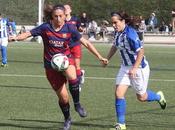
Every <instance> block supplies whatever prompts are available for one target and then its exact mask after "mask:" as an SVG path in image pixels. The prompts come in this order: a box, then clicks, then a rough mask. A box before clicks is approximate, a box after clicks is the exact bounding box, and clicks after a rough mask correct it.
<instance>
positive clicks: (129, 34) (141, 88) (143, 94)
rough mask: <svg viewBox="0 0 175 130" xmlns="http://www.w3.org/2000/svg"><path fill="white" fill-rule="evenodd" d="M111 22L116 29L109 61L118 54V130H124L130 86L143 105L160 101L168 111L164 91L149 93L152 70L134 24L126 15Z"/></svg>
mask: <svg viewBox="0 0 175 130" xmlns="http://www.w3.org/2000/svg"><path fill="white" fill-rule="evenodd" d="M111 20H112V24H113V27H114V28H115V31H116V33H115V41H114V44H113V46H112V47H111V49H110V51H109V53H108V55H107V59H108V60H110V59H111V57H112V56H113V55H114V54H115V52H116V51H117V50H119V53H120V56H121V61H122V64H121V68H120V70H119V72H118V75H117V76H116V90H115V98H116V99H115V108H116V118H117V124H116V126H115V129H116V130H125V129H126V125H125V114H126V100H125V94H126V91H127V89H128V87H129V86H132V88H133V89H134V90H135V92H136V96H137V99H138V100H139V101H141V102H145V101H147V102H152V101H157V102H158V103H159V104H160V106H161V108H162V109H165V108H166V100H165V98H164V95H163V93H162V92H161V91H159V92H157V93H155V92H153V91H151V90H147V85H148V79H149V73H150V68H149V64H148V61H147V60H146V58H145V56H144V48H143V45H142V44H141V41H140V40H139V37H138V35H137V32H136V31H135V30H134V29H133V28H132V27H131V25H132V23H133V22H132V21H130V19H129V16H128V15H127V14H126V13H125V12H124V11H120V12H113V13H111Z"/></svg>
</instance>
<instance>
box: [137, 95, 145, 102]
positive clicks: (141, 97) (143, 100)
mask: <svg viewBox="0 0 175 130" xmlns="http://www.w3.org/2000/svg"><path fill="white" fill-rule="evenodd" d="M137 99H138V100H139V101H140V102H145V101H146V97H145V96H137Z"/></svg>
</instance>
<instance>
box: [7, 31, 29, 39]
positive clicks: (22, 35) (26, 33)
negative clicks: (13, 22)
mask: <svg viewBox="0 0 175 130" xmlns="http://www.w3.org/2000/svg"><path fill="white" fill-rule="evenodd" d="M30 36H32V34H31V32H25V33H22V34H19V35H17V36H11V37H9V41H22V40H25V39H26V38H28V37H30Z"/></svg>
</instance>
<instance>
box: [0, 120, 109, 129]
mask: <svg viewBox="0 0 175 130" xmlns="http://www.w3.org/2000/svg"><path fill="white" fill-rule="evenodd" d="M9 120H11V121H15V122H16V121H17V122H30V123H31V122H35V123H47V124H48V123H52V127H49V126H43V125H42V126H39V125H36V126H34V125H33V126H32V125H30V126H28V125H24V124H23V125H22V124H15V123H0V127H4V126H9V127H19V128H35V129H49V130H53V129H56V128H57V129H59V130H62V128H61V126H63V122H57V121H47V120H30V119H9ZM53 124H54V125H53ZM45 125H46V124H45ZM57 125H58V126H57ZM72 126H81V127H87V129H89V128H100V129H101V128H106V129H109V128H111V125H105V124H100V123H99V124H96V123H85V122H81V121H73V122H72Z"/></svg>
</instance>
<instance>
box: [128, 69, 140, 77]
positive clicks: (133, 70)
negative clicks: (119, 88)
mask: <svg viewBox="0 0 175 130" xmlns="http://www.w3.org/2000/svg"><path fill="white" fill-rule="evenodd" d="M137 69H138V68H135V67H133V68H131V69H130V70H129V73H128V74H129V76H130V77H131V78H133V79H134V78H137V74H136V72H137Z"/></svg>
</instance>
